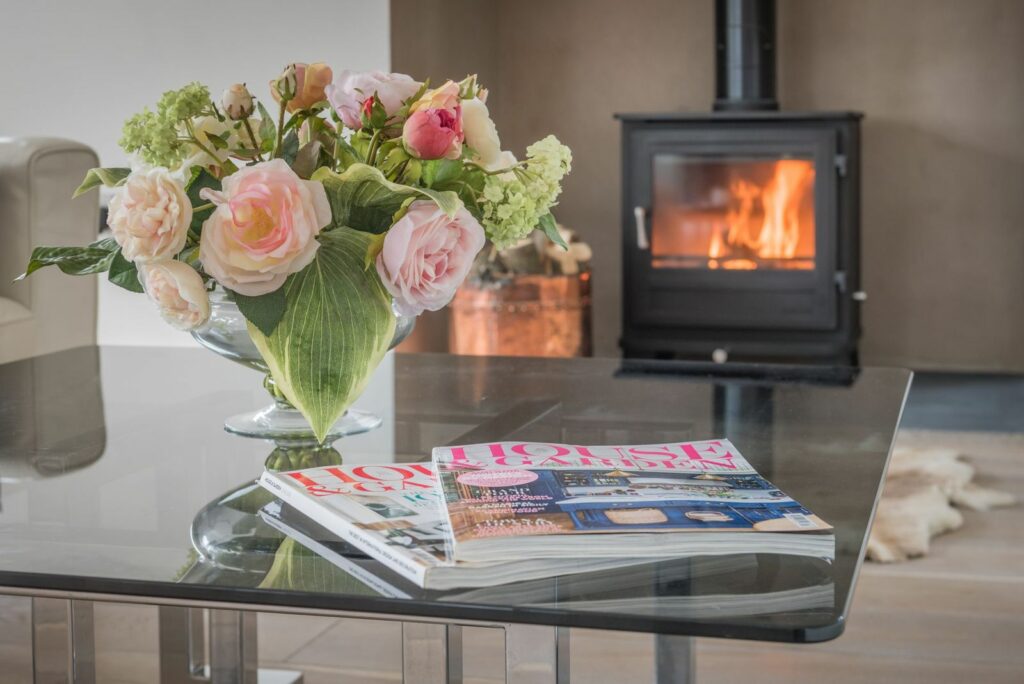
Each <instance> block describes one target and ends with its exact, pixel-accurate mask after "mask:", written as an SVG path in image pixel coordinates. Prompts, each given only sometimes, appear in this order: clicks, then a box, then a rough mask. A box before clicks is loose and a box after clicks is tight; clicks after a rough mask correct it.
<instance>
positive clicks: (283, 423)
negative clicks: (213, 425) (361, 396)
mask: <svg viewBox="0 0 1024 684" xmlns="http://www.w3.org/2000/svg"><path fill="white" fill-rule="evenodd" d="M382 422H383V421H382V420H381V418H380V416H377V415H374V414H372V413H369V412H368V411H358V410H356V409H349V410H348V411H346V412H345V414H344V415H343V416H342V417H341V418H339V419H338V420H337V421H336V422H335V423H334V425H332V426H331V429H330V430H329V431H328V432H327V435H326V437H324V441H323V444H330V443H331V442H333V441H335V440H336V439H340V438H341V437H347V436H349V435H358V434H360V433H363V432H369V431H370V430H373V429H375V428H377V427H380V424H381V423H382ZM224 429H225V430H227V431H228V432H230V433H232V434H236V435H241V436H243V437H254V438H256V439H267V440H272V441H274V442H277V443H279V444H289V445H300V444H308V445H316V444H318V443H320V442H319V440H317V438H316V436H315V435H314V434H313V430H312V429H311V428H310V427H309V423H308V422H306V419H305V418H304V417H303V416H302V414H301V413H299V412H298V411H297V410H296V409H294V408H291V407H284V406H282V405H280V404H277V403H275V404H271V405H270V406H267V407H266V408H262V409H260V410H258V411H251V412H249V413H240V414H238V415H237V416H231V417H230V418H228V419H227V420H225V421H224Z"/></svg>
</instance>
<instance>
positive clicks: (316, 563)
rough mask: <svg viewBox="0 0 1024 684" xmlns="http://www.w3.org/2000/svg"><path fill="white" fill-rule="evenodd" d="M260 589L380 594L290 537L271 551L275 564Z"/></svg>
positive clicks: (366, 594)
mask: <svg viewBox="0 0 1024 684" xmlns="http://www.w3.org/2000/svg"><path fill="white" fill-rule="evenodd" d="M259 588H260V589H284V590H287V591H307V592H310V591H311V592H318V593H328V594H355V595H363V596H380V594H379V593H378V592H376V591H374V590H373V589H371V588H370V587H368V586H367V585H366V584H365V583H364V582H361V581H360V580H358V579H357V578H356V577H354V576H353V575H351V574H349V573H347V572H345V571H344V570H342V569H341V568H339V567H338V566H336V565H335V564H334V563H332V562H331V561H329V560H327V559H325V558H323V557H322V556H320V555H319V554H317V553H314V552H313V551H310V550H309V549H307V548H306V547H304V546H302V545H301V544H299V543H298V542H297V541H295V540H294V539H291V538H287V539H285V540H284V541H283V542H281V546H279V547H278V549H277V553H275V554H274V564H273V565H271V566H270V570H268V571H267V574H266V576H265V577H264V578H263V581H262V582H260V585H259Z"/></svg>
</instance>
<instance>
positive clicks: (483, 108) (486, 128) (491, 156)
mask: <svg viewBox="0 0 1024 684" xmlns="http://www.w3.org/2000/svg"><path fill="white" fill-rule="evenodd" d="M462 131H463V132H464V133H465V135H466V144H467V145H469V147H470V148H471V149H472V150H473V152H474V153H475V156H474V159H473V161H475V162H476V163H478V164H480V166H482V167H484V168H485V169H487V170H488V171H494V170H495V169H500V168H502V166H503V165H504V164H503V160H504V157H503V155H502V151H501V140H500V139H499V138H498V129H497V128H495V126H494V122H493V121H492V120H491V115H490V112H489V111H488V110H487V105H485V104H484V103H483V101H482V100H479V99H477V98H475V97H474V98H472V99H469V100H463V101H462ZM513 163H515V162H513Z"/></svg>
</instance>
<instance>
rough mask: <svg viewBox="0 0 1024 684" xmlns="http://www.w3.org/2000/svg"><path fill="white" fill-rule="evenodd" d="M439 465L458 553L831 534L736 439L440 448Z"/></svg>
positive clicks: (435, 452) (436, 451)
mask: <svg viewBox="0 0 1024 684" xmlns="http://www.w3.org/2000/svg"><path fill="white" fill-rule="evenodd" d="M433 458H434V462H435V464H436V465H437V467H438V485H439V486H440V488H441V492H442V495H443V497H444V500H445V503H446V506H447V512H448V515H449V519H450V522H451V527H452V532H453V534H454V539H455V543H456V545H458V543H460V542H465V541H473V540H484V539H496V538H508V537H528V536H533V535H576V534H594V533H599V534H600V533H617V532H634V533H635V532H684V531H685V532H728V531H746V532H751V531H755V532H818V531H826V530H831V526H830V525H828V524H827V523H826V522H825V521H823V520H821V519H820V518H818V517H817V516H816V515H814V514H813V513H812V512H811V511H809V510H807V509H806V508H804V507H803V506H801V505H800V504H799V503H798V502H796V501H794V500H793V499H791V498H790V497H789V496H787V495H786V494H785V493H784V492H782V491H780V490H779V489H778V488H777V487H775V485H773V484H772V483H770V482H768V481H767V480H766V479H764V478H763V477H761V476H760V475H758V474H757V472H756V471H755V470H754V469H753V468H752V467H751V466H750V464H749V463H748V462H747V461H746V459H744V458H743V456H742V455H741V454H740V452H739V451H738V450H737V449H736V447H735V446H733V444H732V443H730V442H729V440H727V439H714V440H706V441H701V442H685V443H674V444H646V445H634V446H576V445H568V444H545V443H538V442H498V443H493V444H474V445H469V446H456V447H438V448H435V449H434V450H433Z"/></svg>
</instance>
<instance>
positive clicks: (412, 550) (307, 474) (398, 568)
mask: <svg viewBox="0 0 1024 684" xmlns="http://www.w3.org/2000/svg"><path fill="white" fill-rule="evenodd" d="M260 484H261V485H262V486H263V487H265V488H266V489H268V490H270V491H271V492H273V493H274V495H275V496H277V497H278V498H279V499H281V500H282V501H284V502H285V503H287V504H289V505H290V506H292V507H294V508H295V509H296V510H298V511H300V512H301V513H303V514H304V515H306V516H308V517H309V518H311V519H312V520H313V521H315V522H317V523H319V524H320V525H322V526H323V527H324V528H326V529H328V530H330V531H331V532H332V533H333V534H335V535H337V536H338V537H339V538H341V539H342V540H344V541H345V542H347V543H349V544H351V545H352V546H354V547H356V548H358V549H359V550H360V551H362V552H363V553H366V554H367V555H369V556H371V557H373V558H375V559H377V560H378V561H380V562H381V563H384V564H385V565H386V566H388V567H389V568H391V569H392V570H394V571H395V572H396V573H398V574H399V575H401V576H402V577H405V578H407V579H409V580H410V581H412V582H414V583H415V584H417V585H418V586H420V587H426V588H429V589H450V588H454V587H485V586H491V585H495V584H502V583H505V582H511V581H514V580H527V579H537V578H541V577H552V576H556V575H569V574H573V573H579V572H589V571H592V570H601V569H606V568H615V567H622V566H624V565H631V564H635V563H637V562H639V561H637V560H636V559H634V558H623V557H621V556H617V557H613V558H597V557H590V556H591V554H587V555H588V559H587V561H586V562H585V563H581V562H580V560H579V559H578V558H531V557H529V556H518V557H516V558H513V559H507V560H506V559H501V560H500V561H490V562H484V563H479V562H456V561H455V560H454V559H453V558H452V557H451V553H450V544H451V533H450V531H449V529H448V522H447V520H445V517H444V511H443V508H442V505H441V498H440V494H439V491H438V489H437V477H436V473H435V470H434V466H433V464H431V463H388V464H381V465H357V466H341V465H339V466H329V467H324V468H307V469H305V470H295V471H290V472H270V471H267V472H264V473H263V475H262V476H261V478H260ZM299 541H300V542H302V540H299ZM305 545H306V546H309V545H308V544H305ZM648 560H649V559H648Z"/></svg>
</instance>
